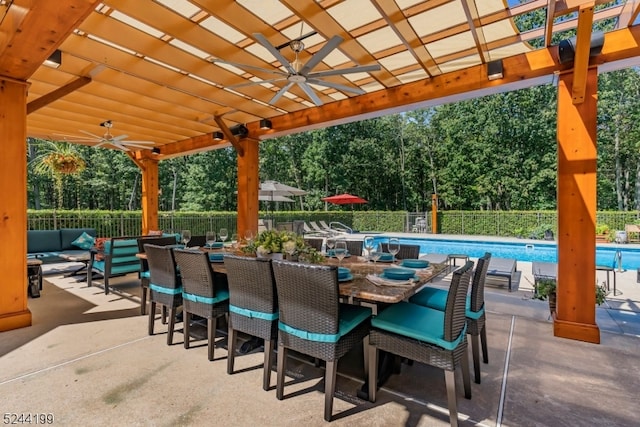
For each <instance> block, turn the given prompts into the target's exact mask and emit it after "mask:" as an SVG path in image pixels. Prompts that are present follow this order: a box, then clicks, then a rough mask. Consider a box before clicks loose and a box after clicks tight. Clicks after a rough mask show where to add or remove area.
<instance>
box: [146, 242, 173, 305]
mask: <svg viewBox="0 0 640 427" xmlns="http://www.w3.org/2000/svg"><path fill="white" fill-rule="evenodd" d="M147 243H148V244H151V245H157V246H169V245H175V244H176V238H175V237H174V236H171V237H160V236H155V237H154V236H149V237H141V238H139V239H138V252H140V253H144V245H146V244H147ZM150 277H151V276H150V274H149V262H148V261H147V260H146V259H144V258H140V271H139V272H138V278H139V279H140V287H141V288H142V289H141V291H142V295H141V301H140V314H142V315H143V316H144V315H146V314H147V295H148V293H149V278H150Z"/></svg>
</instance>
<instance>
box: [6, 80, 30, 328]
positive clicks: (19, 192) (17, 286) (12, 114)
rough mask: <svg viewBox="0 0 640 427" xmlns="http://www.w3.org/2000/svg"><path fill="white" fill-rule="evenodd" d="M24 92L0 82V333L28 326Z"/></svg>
mask: <svg viewBox="0 0 640 427" xmlns="http://www.w3.org/2000/svg"><path fill="white" fill-rule="evenodd" d="M27 88H28V85H27V83H25V82H20V81H14V80H9V79H1V78H0V146H1V147H2V155H0V200H2V204H0V235H2V239H0V271H1V272H2V275H1V278H0V331H8V330H10V329H17V328H22V327H24V326H30V325H31V312H30V311H29V308H28V307H27V143H26V141H27V103H26V100H27Z"/></svg>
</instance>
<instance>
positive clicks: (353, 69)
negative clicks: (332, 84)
mask: <svg viewBox="0 0 640 427" xmlns="http://www.w3.org/2000/svg"><path fill="white" fill-rule="evenodd" d="M370 71H380V65H378V64H375V65H359V66H356V67H351V68H342V69H338V70H327V71H318V72H317V73H311V74H308V75H307V77H309V78H316V77H327V76H339V75H342V74H353V73H368V72H370Z"/></svg>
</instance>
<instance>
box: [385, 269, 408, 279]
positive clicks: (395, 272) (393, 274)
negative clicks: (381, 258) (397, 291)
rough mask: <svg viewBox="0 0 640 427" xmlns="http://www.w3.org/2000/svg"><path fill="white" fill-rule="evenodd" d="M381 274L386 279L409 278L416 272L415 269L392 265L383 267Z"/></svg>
mask: <svg viewBox="0 0 640 427" xmlns="http://www.w3.org/2000/svg"><path fill="white" fill-rule="evenodd" d="M382 274H383V276H384V277H385V278H387V279H393V280H409V279H413V278H414V277H415V275H416V272H415V270H412V269H410V268H402V267H393V268H385V269H384V270H383V272H382Z"/></svg>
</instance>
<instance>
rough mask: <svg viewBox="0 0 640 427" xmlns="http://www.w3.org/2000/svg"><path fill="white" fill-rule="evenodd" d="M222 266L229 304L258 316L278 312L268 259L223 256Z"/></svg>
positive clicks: (274, 283) (276, 296)
mask: <svg viewBox="0 0 640 427" xmlns="http://www.w3.org/2000/svg"><path fill="white" fill-rule="evenodd" d="M224 266H225V268H226V269H227V281H228V283H229V303H230V304H231V305H233V306H235V307H240V308H244V309H247V310H252V311H259V312H262V313H275V312H276V311H277V310H278V294H277V291H276V282H275V278H274V277H273V268H272V267H271V260H270V259H268V258H253V257H245V256H238V255H226V256H225V257H224Z"/></svg>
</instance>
